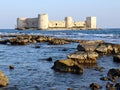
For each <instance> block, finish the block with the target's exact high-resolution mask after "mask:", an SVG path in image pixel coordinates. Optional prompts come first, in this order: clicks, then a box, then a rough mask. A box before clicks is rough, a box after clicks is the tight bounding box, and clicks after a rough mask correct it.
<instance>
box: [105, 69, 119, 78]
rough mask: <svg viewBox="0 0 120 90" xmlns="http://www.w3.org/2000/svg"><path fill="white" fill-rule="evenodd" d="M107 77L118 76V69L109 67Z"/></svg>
mask: <svg viewBox="0 0 120 90" xmlns="http://www.w3.org/2000/svg"><path fill="white" fill-rule="evenodd" d="M107 75H108V76H109V77H112V78H113V77H120V69H114V68H113V69H110V70H109V71H108V74H107Z"/></svg>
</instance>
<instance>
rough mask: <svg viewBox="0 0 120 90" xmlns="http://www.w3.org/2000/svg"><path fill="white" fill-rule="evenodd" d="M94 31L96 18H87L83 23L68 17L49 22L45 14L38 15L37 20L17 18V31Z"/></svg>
mask: <svg viewBox="0 0 120 90" xmlns="http://www.w3.org/2000/svg"><path fill="white" fill-rule="evenodd" d="M57 28H58V29H61V28H64V29H73V28H74V29H75V28H76V29H96V17H87V18H86V20H85V21H73V19H72V17H70V16H68V17H66V18H65V20H64V21H49V19H48V15H47V14H39V15H38V17H37V18H17V29H40V30H48V29H57Z"/></svg>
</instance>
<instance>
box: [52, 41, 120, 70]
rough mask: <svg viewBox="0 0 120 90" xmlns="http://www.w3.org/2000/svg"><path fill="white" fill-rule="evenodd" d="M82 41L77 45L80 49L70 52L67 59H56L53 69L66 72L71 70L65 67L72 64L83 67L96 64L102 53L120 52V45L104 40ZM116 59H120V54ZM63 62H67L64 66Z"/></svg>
mask: <svg viewBox="0 0 120 90" xmlns="http://www.w3.org/2000/svg"><path fill="white" fill-rule="evenodd" d="M80 42H81V43H80V44H79V45H78V46H77V50H78V51H77V52H74V53H71V54H68V55H67V58H68V59H67V60H58V61H56V62H55V63H54V66H53V67H54V68H53V69H55V70H58V71H63V70H64V71H66V72H70V71H69V70H68V69H65V68H70V66H77V67H81V64H95V63H97V59H98V58H99V56H101V55H108V54H118V53H120V45H117V44H111V43H105V42H104V41H103V40H95V41H80ZM114 60H115V61H116V60H117V61H119V55H117V56H114ZM61 62H62V64H63V63H64V64H65V65H64V68H63V67H62V65H61ZM66 62H67V64H66ZM58 63H59V64H60V65H59V64H58ZM68 63H70V65H68ZM57 66H59V67H57ZM61 68H62V70H61ZM72 68H73V67H72Z"/></svg>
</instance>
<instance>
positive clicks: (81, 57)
mask: <svg viewBox="0 0 120 90" xmlns="http://www.w3.org/2000/svg"><path fill="white" fill-rule="evenodd" d="M98 56H99V55H98V53H96V52H85V51H81V52H75V53H72V54H69V55H67V57H68V59H72V60H75V61H76V62H78V63H96V59H97V58H98Z"/></svg>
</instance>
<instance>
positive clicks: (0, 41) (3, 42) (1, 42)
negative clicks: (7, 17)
mask: <svg viewBox="0 0 120 90" xmlns="http://www.w3.org/2000/svg"><path fill="white" fill-rule="evenodd" d="M7 42H8V40H0V44H7Z"/></svg>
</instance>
